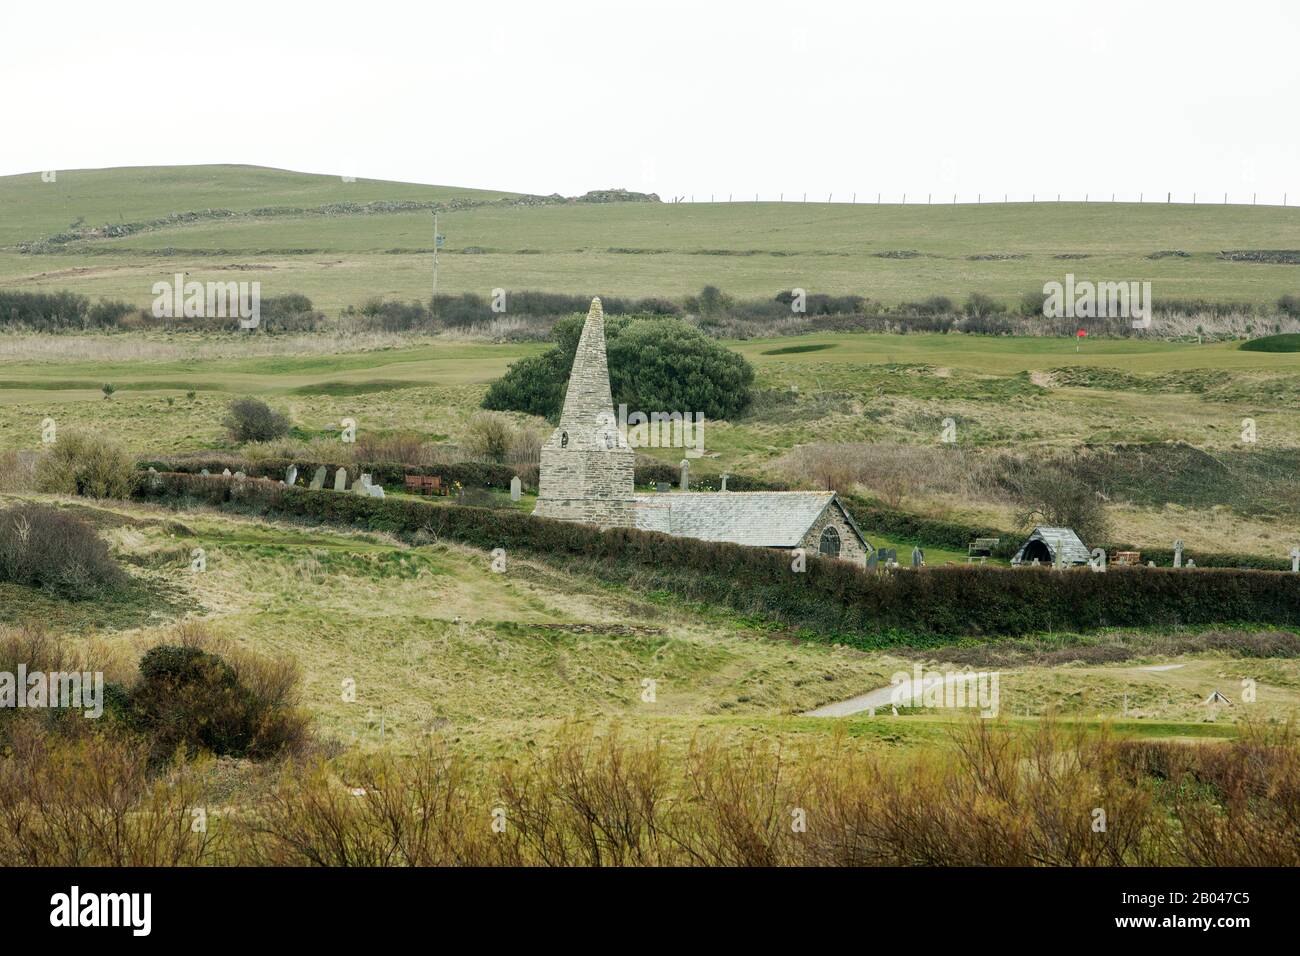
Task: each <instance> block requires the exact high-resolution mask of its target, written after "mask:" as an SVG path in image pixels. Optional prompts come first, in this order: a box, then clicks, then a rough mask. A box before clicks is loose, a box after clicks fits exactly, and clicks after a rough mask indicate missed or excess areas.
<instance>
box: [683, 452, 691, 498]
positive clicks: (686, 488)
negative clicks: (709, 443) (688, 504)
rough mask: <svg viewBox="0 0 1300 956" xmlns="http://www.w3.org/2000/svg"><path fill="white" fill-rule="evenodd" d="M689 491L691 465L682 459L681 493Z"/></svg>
mask: <svg viewBox="0 0 1300 956" xmlns="http://www.w3.org/2000/svg"><path fill="white" fill-rule="evenodd" d="M690 490H691V463H690V462H689V461H688V460H687V459H685V458H683V459H682V491H690Z"/></svg>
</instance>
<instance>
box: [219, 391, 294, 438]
mask: <svg viewBox="0 0 1300 956" xmlns="http://www.w3.org/2000/svg"><path fill="white" fill-rule="evenodd" d="M223 424H224V425H225V426H226V430H227V432H228V433H229V435H230V437H231V439H232V440H234V441H237V442H248V441H273V440H274V439H276V438H283V437H284V436H285V435H287V434H288V433H289V419H288V418H287V417H285V416H284V415H281V414H280V413H279V412H277V411H275V410H274V409H272V408H271V406H270V405H267V404H266V402H264V401H262V400H261V399H257V398H238V399H235V401H233V402H231V403H230V407H229V408H228V409H227V411H226V418H225V421H224V422H223Z"/></svg>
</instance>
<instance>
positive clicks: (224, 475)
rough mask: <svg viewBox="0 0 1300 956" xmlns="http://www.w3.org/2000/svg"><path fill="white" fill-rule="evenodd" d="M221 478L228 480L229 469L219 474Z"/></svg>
mask: <svg viewBox="0 0 1300 956" xmlns="http://www.w3.org/2000/svg"><path fill="white" fill-rule="evenodd" d="M221 477H222V478H229V477H230V469H229V468H227V469H225V470H224V471H222V473H221Z"/></svg>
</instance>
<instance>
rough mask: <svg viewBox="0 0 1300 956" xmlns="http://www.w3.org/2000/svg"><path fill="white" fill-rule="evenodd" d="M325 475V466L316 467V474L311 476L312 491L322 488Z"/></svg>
mask: <svg viewBox="0 0 1300 956" xmlns="http://www.w3.org/2000/svg"><path fill="white" fill-rule="evenodd" d="M325 475H326V471H325V466H324V465H321V466H320V467H319V468H317V469H316V474H314V475H312V476H311V490H312V491H320V490H321V489H322V488H324V487H325Z"/></svg>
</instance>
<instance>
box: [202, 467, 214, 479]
mask: <svg viewBox="0 0 1300 956" xmlns="http://www.w3.org/2000/svg"><path fill="white" fill-rule="evenodd" d="M199 477H200V478H208V477H211V475H210V473H209V471H208V470H207V469H206V468H204V469H203V470H202V471H200V472H199Z"/></svg>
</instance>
